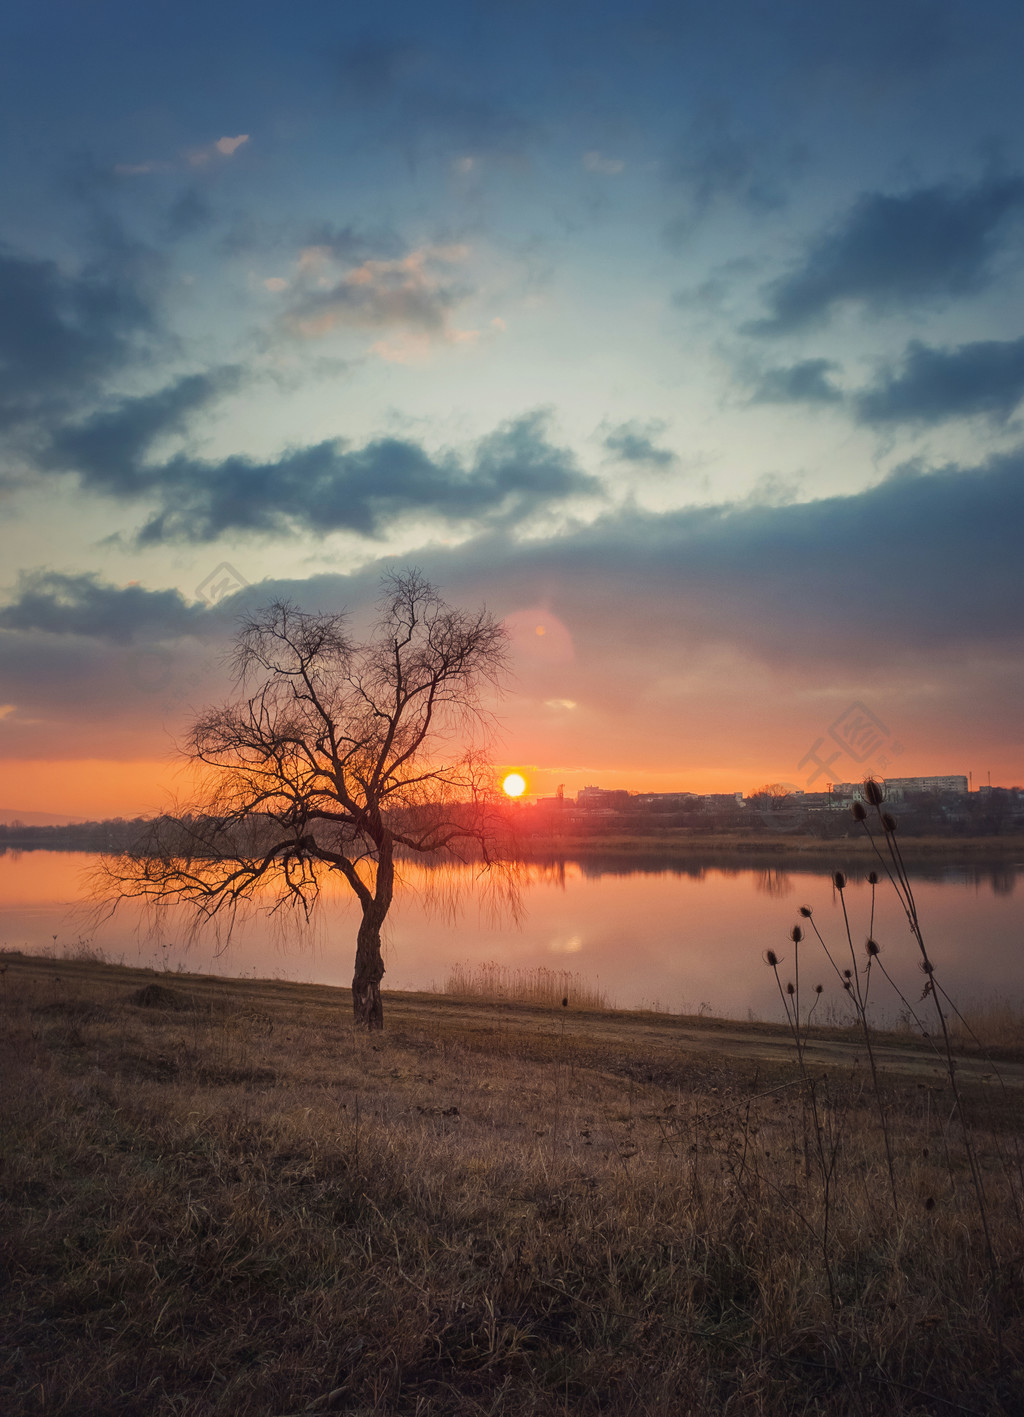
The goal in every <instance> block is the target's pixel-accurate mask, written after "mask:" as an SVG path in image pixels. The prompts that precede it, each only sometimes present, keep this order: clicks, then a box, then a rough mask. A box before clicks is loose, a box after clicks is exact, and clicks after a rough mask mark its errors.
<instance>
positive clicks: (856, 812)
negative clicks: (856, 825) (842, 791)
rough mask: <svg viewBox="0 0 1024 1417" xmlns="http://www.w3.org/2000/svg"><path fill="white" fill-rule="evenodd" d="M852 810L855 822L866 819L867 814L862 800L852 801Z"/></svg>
mask: <svg viewBox="0 0 1024 1417" xmlns="http://www.w3.org/2000/svg"><path fill="white" fill-rule="evenodd" d="M852 811H853V820H854V821H855V822H864V821H867V816H868V814H867V812H865V810H864V803H863V802H854V804H853V808H852Z"/></svg>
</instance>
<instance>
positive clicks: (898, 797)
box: [885, 774, 967, 802]
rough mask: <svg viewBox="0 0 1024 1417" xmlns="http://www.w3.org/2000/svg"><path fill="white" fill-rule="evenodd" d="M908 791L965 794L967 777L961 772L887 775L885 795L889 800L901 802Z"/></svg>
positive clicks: (959, 795) (963, 795) (960, 795)
mask: <svg viewBox="0 0 1024 1417" xmlns="http://www.w3.org/2000/svg"><path fill="white" fill-rule="evenodd" d="M908 792H951V793H955V794H956V796H958V797H966V796H967V778H966V777H965V776H964V775H963V774H954V775H953V776H951V777H887V778H886V779H885V796H886V799H887V800H888V801H889V802H902V801H903V800H904V799H905V797H906V795H907V793H908Z"/></svg>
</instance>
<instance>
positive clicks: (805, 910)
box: [800, 905, 814, 920]
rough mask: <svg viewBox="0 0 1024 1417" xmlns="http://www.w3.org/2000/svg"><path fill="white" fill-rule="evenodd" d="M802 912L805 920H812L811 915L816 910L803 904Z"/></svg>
mask: <svg viewBox="0 0 1024 1417" xmlns="http://www.w3.org/2000/svg"><path fill="white" fill-rule="evenodd" d="M800 914H801V915H802V916H803V917H804V919H805V920H810V918H811V916H812V915H813V914H814V911H813V910H812V909H811V907H810V906H809V905H802V906H801V907H800Z"/></svg>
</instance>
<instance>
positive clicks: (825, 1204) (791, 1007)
mask: <svg viewBox="0 0 1024 1417" xmlns="http://www.w3.org/2000/svg"><path fill="white" fill-rule="evenodd" d="M789 938H790V940H791V941H792V942H793V974H794V979H795V981H796V982H794V980H790V981H788V982H787V983H786V984H785V986H783V983H782V976H781V974H780V973H779V965H780V964H781V963H782V960H781V959H780V957H779V955H778V954H777V953H776V952H775V950H765V952H764V961H765V964H767V965H768V967H769V968H770V969H771V971H772V973H773V974H774V975H775V983H776V984H777V985H778V990H779V997H780V998H781V1000H782V1007H783V1009H784V1010H785V1014H786V1022H787V1023H788V1024H789V1028H790V1032H791V1033H792V1035H793V1041H794V1043H795V1044H796V1056H797V1064H798V1066H799V1069H800V1078H801V1082H802V1084H803V1100H804V1160H805V1168H806V1169H805V1174H806V1175H808V1176H809V1175H810V1164H809V1161H808V1159H807V1158H808V1155H809V1147H808V1140H807V1134H808V1130H809V1129H808V1126H807V1107H808V1104H809V1106H810V1112H811V1122H812V1127H811V1129H810V1130H812V1131H813V1135H814V1158H815V1162H816V1164H817V1168H818V1176H819V1179H820V1181H821V1198H822V1225H821V1232H820V1234H819V1235H818V1242H819V1244H820V1246H821V1258H822V1265H823V1268H824V1271H825V1280H826V1283H827V1285H828V1295H829V1303H830V1305H831V1307H832V1312H833V1313H835V1312H836V1310H837V1308H838V1305H839V1298H838V1291H837V1289H836V1280H835V1272H834V1268H833V1263H832V1248H831V1228H832V1209H833V1189H834V1184H835V1175H836V1165H837V1162H838V1159H839V1135H838V1133H837V1131H836V1128H835V1125H834V1121H833V1120H832V1119H829V1118H827V1117H826V1115H825V1113H824V1111H823V1109H822V1107H821V1106H820V1105H819V1102H818V1086H817V1079H815V1078H813V1077H812V1076H811V1074H810V1071H809V1069H808V1068H807V1065H806V1061H805V1059H804V1049H805V1047H806V1043H807V1036H806V1029H807V1026H808V1025H809V1023H810V1017H811V1014H812V1013H813V1012H814V1010H815V1008H817V1005H818V1000H819V999H820V998H821V995H822V992H823V990H822V986H821V985H820V984H816V985H815V987H814V1003H813V1004H812V1005H811V1007H810V1009H809V1011H808V1014H807V1018H806V1019H805V1020H803V1019H801V1013H800V985H799V981H800V943H801V941H802V940H803V938H804V934H803V930H802V929H801V928H800V926H799V925H794V926H793V928H792V930H791V931H790V933H789ZM826 1100H827V1099H826ZM826 1123H828V1124H827V1125H826ZM801 1218H802V1219H803V1221H804V1223H805V1224H806V1225H807V1226H808V1227H809V1229H810V1230H811V1231H812V1233H814V1225H813V1223H812V1222H811V1220H810V1219H809V1218H808V1217H807V1216H802V1217H801Z"/></svg>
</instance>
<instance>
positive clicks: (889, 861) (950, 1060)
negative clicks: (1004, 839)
mask: <svg viewBox="0 0 1024 1417" xmlns="http://www.w3.org/2000/svg"><path fill="white" fill-rule="evenodd" d="M864 797H865V799H866V803H867V806H865V804H864V803H863V802H855V803H854V804H853V816H854V820H855V821H857V822H859V823H860V825H861V826H862V827H863V828H864V831H865V833H866V834H867V836H868V839H869V840H870V842H871V845H872V847H873V849H874V852H875V855H876V856H877V857H878V860H879V863H880V864H881V866H882V869H883V871H884V872H885V874H886V876H888V878H889V881H890V882H891V884H892V887H893V890H894V891H895V892H896V897H897V899H898V901H899V903H900V907H901V908H902V910H903V913H904V915H905V916H906V919H907V923H908V925H909V926H910V933H911V934H912V935H913V937H914V940H915V941H916V943H917V947H918V950H919V952H920V955H921V971H922V973H923V974H924V975H925V986H924V990H923V992H922V996H921V997H922V998H930V999H931V1002H932V1007H933V1009H934V1012H935V1018H936V1022H937V1024H938V1032H939V1037H940V1038H941V1040H942V1055H943V1061H944V1063H945V1068H946V1076H947V1077H948V1078H949V1086H950V1090H951V1092H952V1094H953V1110H954V1112H955V1113H956V1118H957V1122H958V1124H959V1127H960V1134H961V1138H962V1141H963V1145H964V1154H965V1156H966V1158H967V1165H968V1169H969V1171H970V1175H971V1185H972V1186H973V1188H974V1195H975V1200H976V1202H977V1206H978V1218H979V1220H980V1221H981V1228H982V1233H983V1235H984V1237H985V1249H986V1253H987V1257H988V1262H989V1268H990V1272H991V1275H992V1284H993V1297H994V1291H995V1288H996V1283H997V1274H998V1271H997V1265H996V1255H995V1248H994V1246H993V1244H992V1232H991V1227H990V1225H989V1213H988V1201H987V1197H986V1194H985V1185H984V1181H983V1180H982V1175H981V1167H980V1165H979V1164H978V1154H977V1148H976V1147H975V1145H974V1136H973V1133H972V1130H971V1124H970V1119H969V1118H968V1115H967V1108H966V1105H965V1102H964V1095H963V1089H962V1088H961V1086H960V1079H959V1075H958V1071H957V1065H956V1056H955V1054H954V1052H953V1041H952V1038H951V1035H950V1028H949V1018H948V1015H947V1010H946V1008H945V1007H943V999H944V998H946V999H948V997H949V996H948V995H947V994H946V991H945V990H944V989H943V988H942V987H941V986H940V984H939V981H938V979H937V978H936V974H935V964H934V961H933V960H932V958H931V955H930V954H929V952H928V946H927V945H926V943H925V938H924V930H923V928H922V925H921V917H920V915H919V913H918V908H917V900H916V899H915V896H914V888H913V886H912V884H911V881H910V875H909V873H908V871H907V866H906V862H905V861H904V859H903V852H902V850H901V849H900V844H899V841H898V839H897V822H896V818H895V817H894V816H893V815H892V813H891V812H887V811H885V810H884V806H885V792H884V790H883V787H882V784H881V783H880V782H877V781H876V780H875V779H874V778H872V777H869V778H866V779H865V781H864ZM868 808H871V809H872V811H873V814H874V823H875V829H874V830H872V816H871V815H870V814H869V811H868ZM879 828H880V834H879ZM880 840H881V843H882V845H880V844H879V843H880ZM883 846H884V850H883V849H882V847H883ZM844 910H845V906H844Z"/></svg>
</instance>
